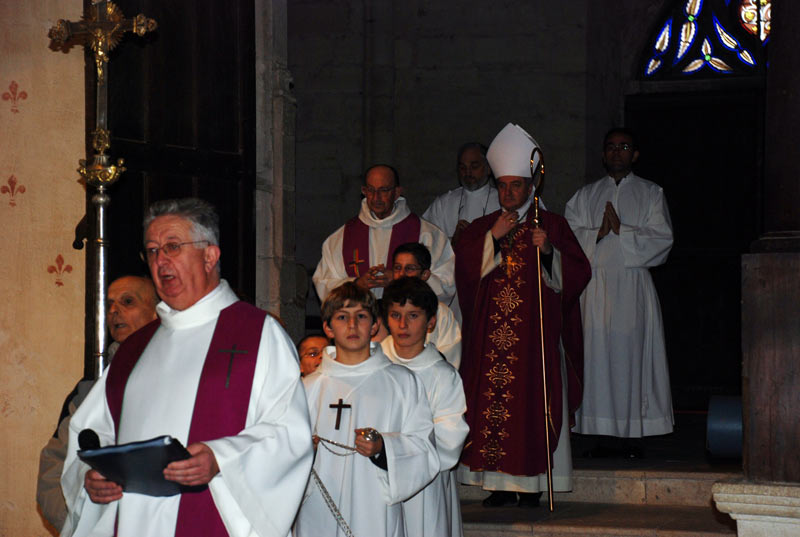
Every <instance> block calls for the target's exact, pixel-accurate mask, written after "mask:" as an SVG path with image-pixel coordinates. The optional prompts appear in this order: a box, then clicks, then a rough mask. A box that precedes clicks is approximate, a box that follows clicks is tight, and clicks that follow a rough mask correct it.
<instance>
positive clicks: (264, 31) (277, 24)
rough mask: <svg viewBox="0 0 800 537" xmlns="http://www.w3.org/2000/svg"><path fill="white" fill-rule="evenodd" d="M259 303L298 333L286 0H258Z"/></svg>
mask: <svg viewBox="0 0 800 537" xmlns="http://www.w3.org/2000/svg"><path fill="white" fill-rule="evenodd" d="M255 16H256V44H255V46H256V65H255V69H256V192H255V201H256V218H255V220H256V305H257V306H258V307H260V308H264V309H265V310H267V311H269V312H270V313H273V314H274V315H277V316H278V317H280V318H281V320H282V321H283V323H284V326H285V327H286V330H287V331H288V332H289V334H290V335H291V336H292V337H293V338H295V339H297V338H299V337H300V336H301V335H302V333H303V329H304V326H305V309H304V308H305V294H306V293H307V282H306V277H305V273H304V271H303V270H302V268H301V267H298V265H297V263H296V262H295V233H294V221H295V150H294V144H295V111H296V107H297V103H296V101H295V99H294V97H293V96H292V91H291V88H292V76H291V74H290V73H289V69H288V67H287V21H286V0H256V1H255Z"/></svg>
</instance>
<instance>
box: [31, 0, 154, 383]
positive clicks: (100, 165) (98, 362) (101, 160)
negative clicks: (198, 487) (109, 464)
mask: <svg viewBox="0 0 800 537" xmlns="http://www.w3.org/2000/svg"><path fill="white" fill-rule="evenodd" d="M156 27H157V24H156V21H154V20H153V19H148V18H147V17H145V16H144V15H142V14H141V13H140V14H139V15H137V16H136V17H134V18H133V19H126V18H125V15H123V14H122V11H121V10H120V9H119V8H118V7H117V6H116V5H115V4H114V3H113V2H109V1H108V0H94V1H93V2H92V6H91V7H90V8H89V9H88V11H87V13H86V14H84V16H83V19H82V20H80V21H78V22H72V21H67V20H63V19H61V20H59V21H58V22H57V23H56V25H55V26H53V27H52V28H50V31H49V32H48V33H47V36H48V37H49V38H50V39H51V40H52V44H51V48H52V49H54V50H59V49H60V50H67V49H69V47H70V45H71V43H72V42H73V41H77V42H80V43H82V44H83V45H84V46H86V47H90V48H91V49H92V50H93V51H94V63H95V67H96V70H95V73H96V75H97V96H96V97H95V129H94V131H92V146H93V147H94V150H95V153H94V154H93V155H92V157H91V159H86V160H84V159H81V160H79V165H80V167H79V168H78V172H79V173H80V174H81V176H82V177H83V178H84V179H85V180H86V183H87V184H89V185H90V186H92V187H94V188H95V189H97V193H96V194H94V195H93V196H92V204H93V205H94V207H95V229H96V230H97V236H96V237H94V240H92V241H87V245H89V244H91V246H90V249H89V251H88V252H87V257H88V256H89V255H92V256H93V258H94V270H95V274H94V276H95V277H94V280H95V281H94V288H93V289H92V298H93V299H94V300H93V302H94V311H93V313H92V315H91V316H90V315H89V314H88V312H87V315H86V318H87V327H90V328H93V329H94V338H93V339H94V341H93V342H92V345H91V349H92V352H91V353H90V352H89V343H88V341H87V348H86V356H85V360H86V367H85V370H86V371H92V370H93V371H92V373H93V376H94V378H99V377H100V376H101V375H102V374H103V370H104V368H105V365H106V364H105V361H106V341H107V340H106V337H107V330H106V289H107V288H108V273H107V271H106V267H107V265H108V242H107V238H106V237H105V236H104V235H105V234H104V230H105V229H106V207H107V206H108V204H109V203H110V200H109V197H108V194H107V193H106V191H105V190H106V187H107V186H110V185H111V184H113V183H114V182H115V181H116V180H117V178H118V177H119V176H120V174H122V172H124V171H125V168H124V167H123V166H122V165H123V164H124V163H125V161H124V160H123V159H117V162H116V165H114V164H113V163H112V161H111V157H110V156H109V155H106V154H105V152H106V150H107V149H108V148H109V145H110V144H111V133H110V132H109V130H108V77H107V76H106V63H108V60H109V57H108V53H109V52H110V51H111V50H112V49H113V48H114V47H115V46H116V45H117V44H118V43H119V41H120V40H121V39H122V36H123V35H124V34H125V33H126V32H133V33H135V34H136V35H138V36H140V37H141V36H143V35H144V34H145V33H147V32H152V31H153V30H155V29H156ZM87 156H88V155H87ZM87 214H88V210H87ZM90 331H91V330H90ZM90 362H91V364H90Z"/></svg>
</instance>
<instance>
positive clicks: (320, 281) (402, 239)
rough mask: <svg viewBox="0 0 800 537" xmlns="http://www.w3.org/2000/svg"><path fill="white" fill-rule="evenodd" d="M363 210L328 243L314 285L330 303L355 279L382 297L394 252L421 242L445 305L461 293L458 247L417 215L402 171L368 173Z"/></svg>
mask: <svg viewBox="0 0 800 537" xmlns="http://www.w3.org/2000/svg"><path fill="white" fill-rule="evenodd" d="M361 193H362V194H363V195H364V199H363V200H362V201H361V210H360V211H359V213H358V215H357V216H355V217H353V218H351V219H350V220H348V221H347V223H345V225H343V226H342V227H340V228H339V229H337V230H336V231H335V232H333V234H332V235H331V236H330V237H328V238H327V239H325V242H324V243H323V244H322V259H320V261H319V264H317V270H316V271H314V276H313V277H312V280H313V281H314V286H315V287H316V289H317V295H318V296H319V299H320V300H321V301H324V300H325V299H326V298H327V296H328V294H329V293H330V292H331V290H332V289H335V288H336V287H339V286H340V285H341V284H343V283H344V282H346V281H353V280H355V282H356V285H358V286H359V287H361V288H362V289H367V290H369V291H372V294H374V295H375V297H376V298H380V297H381V296H383V288H384V287H386V286H387V285H388V284H389V282H391V281H392V257H393V254H394V249H395V248H396V247H397V246H399V245H400V244H403V243H406V242H421V243H422V244H424V245H425V246H426V247H427V248H428V250H430V252H431V277H430V278H429V279H428V285H430V286H431V289H433V292H434V293H436V296H438V297H439V300H441V301H442V302H444V303H445V304H447V303H449V302H450V300H451V299H452V297H453V295H454V294H455V280H454V277H453V267H454V257H453V248H452V247H451V246H450V241H449V240H447V235H445V234H444V232H443V231H442V230H441V229H439V228H438V227H436V226H435V225H433V224H431V223H430V222H428V221H427V220H425V219H423V218H420V217H419V216H417V215H416V214H414V213H412V212H411V209H409V207H408V204H407V203H406V199H405V198H404V197H403V187H401V186H400V178H399V176H398V174H397V170H395V169H394V168H392V167H391V166H387V165H385V164H378V165H375V166H372V167H370V168H369V169H367V171H366V173H365V174H364V186H362V187H361Z"/></svg>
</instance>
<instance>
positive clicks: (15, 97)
mask: <svg viewBox="0 0 800 537" xmlns="http://www.w3.org/2000/svg"><path fill="white" fill-rule="evenodd" d="M18 90H19V85H18V84H17V81H16V80H12V81H11V84H9V85H8V91H6V92H3V100H4V101H11V112H12V113H14V114H18V113H19V106H18V105H19V102H20V101H24V100H25V99H27V98H28V94H27V93H26V92H24V91H18Z"/></svg>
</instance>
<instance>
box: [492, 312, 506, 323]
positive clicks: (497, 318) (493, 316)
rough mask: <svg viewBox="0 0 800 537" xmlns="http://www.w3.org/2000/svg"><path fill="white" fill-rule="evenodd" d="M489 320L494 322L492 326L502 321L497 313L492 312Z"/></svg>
mask: <svg viewBox="0 0 800 537" xmlns="http://www.w3.org/2000/svg"><path fill="white" fill-rule="evenodd" d="M489 319H491V320H492V321H494V324H497V323H498V322H499V321H502V320H503V317H502V316H501V315H500V314H499V313H497V312H494V313H492V314H491V315H489Z"/></svg>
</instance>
